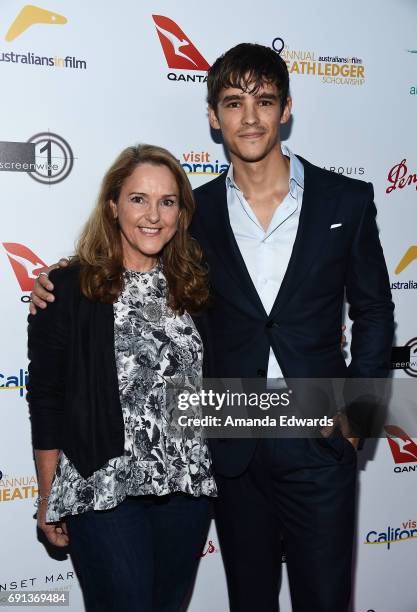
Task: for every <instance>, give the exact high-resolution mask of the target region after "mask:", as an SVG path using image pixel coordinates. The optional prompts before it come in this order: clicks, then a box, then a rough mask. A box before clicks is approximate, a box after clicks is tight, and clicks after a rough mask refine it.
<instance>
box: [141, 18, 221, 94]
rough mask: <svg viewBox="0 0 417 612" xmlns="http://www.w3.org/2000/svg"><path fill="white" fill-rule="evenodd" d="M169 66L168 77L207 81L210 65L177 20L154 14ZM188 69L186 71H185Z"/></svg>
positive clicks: (195, 81) (170, 78) (175, 79)
mask: <svg viewBox="0 0 417 612" xmlns="http://www.w3.org/2000/svg"><path fill="white" fill-rule="evenodd" d="M152 18H153V21H154V24H155V28H156V31H157V34H158V37H159V42H160V43H161V47H162V51H163V52H164V55H165V60H166V63H167V65H168V68H170V69H171V71H170V72H168V73H167V79H168V80H170V81H185V82H191V83H205V82H206V81H207V70H208V69H209V68H210V65H209V64H208V63H207V61H206V60H205V59H204V57H203V56H202V55H201V53H200V51H199V50H198V49H197V47H196V46H195V45H194V43H193V42H192V41H191V40H190V38H188V36H187V35H186V34H185V32H184V31H183V30H182V29H181V28H180V27H179V25H178V24H177V23H175V21H173V20H172V19H169V17H164V16H163V15H152ZM184 71H186V72H184Z"/></svg>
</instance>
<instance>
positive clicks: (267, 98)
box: [254, 91, 278, 100]
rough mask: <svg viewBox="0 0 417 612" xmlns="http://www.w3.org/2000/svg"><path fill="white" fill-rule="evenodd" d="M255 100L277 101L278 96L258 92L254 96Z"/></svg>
mask: <svg viewBox="0 0 417 612" xmlns="http://www.w3.org/2000/svg"><path fill="white" fill-rule="evenodd" d="M254 95H255V98H264V99H265V100H278V96H277V95H276V94H273V93H267V92H266V91H265V92H262V91H260V92H259V93H256V94H254Z"/></svg>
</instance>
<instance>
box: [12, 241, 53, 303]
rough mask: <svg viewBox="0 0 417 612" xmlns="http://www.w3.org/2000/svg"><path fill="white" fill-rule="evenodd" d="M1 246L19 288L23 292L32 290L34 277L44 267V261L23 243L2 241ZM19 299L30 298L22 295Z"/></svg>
mask: <svg viewBox="0 0 417 612" xmlns="http://www.w3.org/2000/svg"><path fill="white" fill-rule="evenodd" d="M3 247H4V249H5V251H6V253H7V257H8V260H9V263H10V265H11V267H12V270H13V272H14V273H15V276H16V279H17V282H18V283H19V286H20V289H21V290H22V291H24V292H26V291H32V290H33V285H34V282H35V279H36V277H37V275H38V274H39V272H40V271H41V270H42V268H45V267H46V263H45V262H44V261H42V259H41V258H40V257H39V256H38V255H35V253H34V252H33V251H31V249H29V248H28V247H27V246H25V245H24V244H19V243H17V242H3ZM23 298H24V299H23ZM21 301H22V302H29V301H30V298H29V296H22V298H21Z"/></svg>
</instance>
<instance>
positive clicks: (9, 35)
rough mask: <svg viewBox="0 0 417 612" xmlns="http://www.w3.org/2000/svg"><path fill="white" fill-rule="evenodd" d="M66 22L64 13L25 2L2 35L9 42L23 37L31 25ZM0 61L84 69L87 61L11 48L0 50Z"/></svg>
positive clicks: (68, 56)
mask: <svg viewBox="0 0 417 612" xmlns="http://www.w3.org/2000/svg"><path fill="white" fill-rule="evenodd" d="M67 22H68V20H67V18H66V17H65V16H64V15H60V14H59V13H55V12H54V11H50V10H47V9H44V8H41V7H40V6H34V5H33V4H27V5H26V6H24V7H23V8H22V10H21V11H20V12H19V14H18V15H17V16H16V18H15V20H14V21H13V23H12V24H11V26H10V27H9V29H8V30H7V32H6V35H5V37H4V39H5V41H6V42H8V43H10V42H13V41H15V40H16V39H17V38H20V37H21V36H22V35H23V36H22V39H23V40H24V39H25V36H24V33H25V32H26V31H27V30H28V29H29V28H31V27H32V26H37V25H65V24H66V23H67ZM0 62H4V63H6V64H26V65H29V66H44V67H47V68H74V69H78V70H85V69H86V68H87V62H86V60H84V59H78V58H76V57H75V56H74V55H72V54H68V53H67V54H66V55H65V57H62V56H61V55H56V54H53V55H50V54H48V55H38V54H37V53H36V52H34V51H32V50H25V52H20V51H19V52H16V51H13V50H11V49H7V50H6V51H0Z"/></svg>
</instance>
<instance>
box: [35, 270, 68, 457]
mask: <svg viewBox="0 0 417 612" xmlns="http://www.w3.org/2000/svg"><path fill="white" fill-rule="evenodd" d="M54 276H55V274H54V273H51V280H52V282H53V283H54V285H55V301H54V302H53V303H51V304H48V307H47V308H46V309H45V310H40V309H38V314H36V315H35V316H33V315H29V317H28V356H29V380H28V385H27V388H28V396H27V397H28V403H29V413H30V420H31V427H32V444H33V448H35V449H40V450H48V449H55V448H58V449H61V448H62V445H63V434H64V427H65V423H64V392H65V381H66V363H67V353H68V319H69V316H68V310H69V307H68V296H67V295H66V292H65V291H63V288H62V280H63V279H62V278H60V279H59V280H60V281H61V282H59V281H58V278H57V277H55V278H54Z"/></svg>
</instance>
